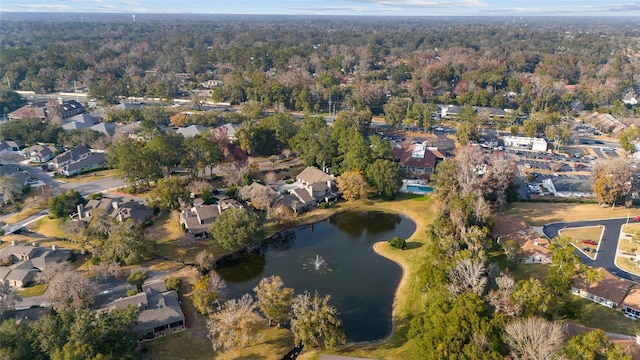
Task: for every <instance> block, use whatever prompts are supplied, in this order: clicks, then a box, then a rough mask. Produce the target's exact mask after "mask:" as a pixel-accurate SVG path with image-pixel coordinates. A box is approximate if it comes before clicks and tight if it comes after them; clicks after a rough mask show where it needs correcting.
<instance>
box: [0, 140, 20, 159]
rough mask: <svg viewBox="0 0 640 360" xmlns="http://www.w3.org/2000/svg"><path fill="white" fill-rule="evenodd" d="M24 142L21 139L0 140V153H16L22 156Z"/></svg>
mask: <svg viewBox="0 0 640 360" xmlns="http://www.w3.org/2000/svg"><path fill="white" fill-rule="evenodd" d="M22 149H24V144H23V143H22V142H21V141H13V140H2V141H0V155H4V154H9V153H12V154H16V155H22V156H24V152H23V151H22Z"/></svg>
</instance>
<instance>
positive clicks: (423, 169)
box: [393, 143, 444, 180]
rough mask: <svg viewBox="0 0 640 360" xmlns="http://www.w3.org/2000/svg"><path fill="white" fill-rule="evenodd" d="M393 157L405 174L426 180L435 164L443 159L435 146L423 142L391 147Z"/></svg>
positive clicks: (433, 170)
mask: <svg viewBox="0 0 640 360" xmlns="http://www.w3.org/2000/svg"><path fill="white" fill-rule="evenodd" d="M393 157H394V159H395V161H397V162H398V166H399V167H400V169H401V170H403V171H405V172H406V173H407V174H409V175H411V176H414V177H417V178H421V179H426V180H428V179H429V177H430V176H431V174H433V173H434V172H435V169H436V165H437V164H439V163H440V162H442V161H443V160H444V155H442V154H441V153H440V152H439V151H438V149H437V148H434V147H428V146H426V145H425V144H420V143H418V144H410V145H404V146H402V147H399V148H398V147H396V148H394V149H393Z"/></svg>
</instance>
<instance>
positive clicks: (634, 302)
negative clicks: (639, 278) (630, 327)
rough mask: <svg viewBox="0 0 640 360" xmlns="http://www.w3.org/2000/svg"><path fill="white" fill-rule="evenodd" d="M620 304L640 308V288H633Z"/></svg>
mask: <svg viewBox="0 0 640 360" xmlns="http://www.w3.org/2000/svg"><path fill="white" fill-rule="evenodd" d="M620 304H622V305H625V306H627V307H630V308H633V309H636V310H640V288H637V287H636V288H633V289H631V290H630V291H629V294H628V295H627V297H625V298H624V301H622V302H621V303H620Z"/></svg>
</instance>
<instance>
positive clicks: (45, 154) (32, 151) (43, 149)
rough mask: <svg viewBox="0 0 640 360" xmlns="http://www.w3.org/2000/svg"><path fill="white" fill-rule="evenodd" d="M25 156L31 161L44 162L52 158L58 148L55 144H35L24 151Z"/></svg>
mask: <svg viewBox="0 0 640 360" xmlns="http://www.w3.org/2000/svg"><path fill="white" fill-rule="evenodd" d="M22 152H23V153H24V156H25V157H27V158H28V159H29V161H31V162H34V163H44V162H47V161H49V160H51V159H53V156H54V155H55V153H56V152H58V149H56V147H55V146H50V145H33V146H30V147H28V148H26V149H24V150H23V151H22Z"/></svg>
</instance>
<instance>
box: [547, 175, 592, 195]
mask: <svg viewBox="0 0 640 360" xmlns="http://www.w3.org/2000/svg"><path fill="white" fill-rule="evenodd" d="M542 187H544V188H545V189H546V190H547V191H548V192H549V193H551V194H553V196H557V197H581V198H593V197H595V193H594V192H593V180H592V179H579V178H565V177H562V178H561V177H553V178H548V179H544V180H542Z"/></svg>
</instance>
